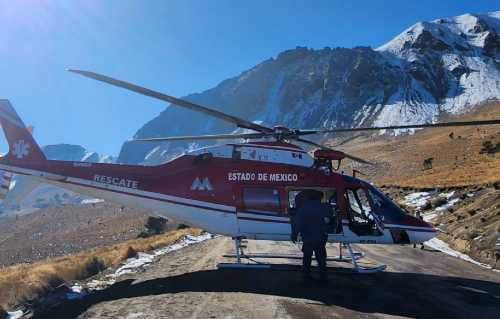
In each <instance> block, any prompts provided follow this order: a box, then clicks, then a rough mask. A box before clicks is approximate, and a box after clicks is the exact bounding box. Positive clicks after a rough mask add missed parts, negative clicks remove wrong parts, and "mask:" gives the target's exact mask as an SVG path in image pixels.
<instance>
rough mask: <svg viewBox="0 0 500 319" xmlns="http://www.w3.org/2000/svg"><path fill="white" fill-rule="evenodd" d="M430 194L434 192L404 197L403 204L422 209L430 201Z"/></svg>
mask: <svg viewBox="0 0 500 319" xmlns="http://www.w3.org/2000/svg"><path fill="white" fill-rule="evenodd" d="M432 194H434V192H417V193H411V194H409V195H406V196H405V199H404V203H405V205H408V206H411V207H415V208H422V207H424V206H425V205H426V204H427V202H428V201H429V200H430V198H431V196H432Z"/></svg>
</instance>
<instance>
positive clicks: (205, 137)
mask: <svg viewBox="0 0 500 319" xmlns="http://www.w3.org/2000/svg"><path fill="white" fill-rule="evenodd" d="M266 136H269V134H266V133H243V134H220V135H195V136H169V137H152V138H137V139H133V140H132V142H161V141H185V140H222V139H237V138H243V139H250V138H262V137H266Z"/></svg>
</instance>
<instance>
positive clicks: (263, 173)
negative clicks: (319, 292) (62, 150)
mask: <svg viewBox="0 0 500 319" xmlns="http://www.w3.org/2000/svg"><path fill="white" fill-rule="evenodd" d="M68 71H70V72H73V73H76V74H80V75H83V76H85V77H88V78H92V79H94V80H98V81H101V82H105V83H108V84H111V85H114V86H117V87H121V88H124V89H127V90H130V91H133V92H136V93H139V94H142V95H146V96H149V97H152V98H155V99H159V100H161V101H164V102H168V103H171V104H172V105H176V106H180V107H183V108H186V109H189V110H192V111H195V112H201V113H204V114H206V115H208V116H212V117H215V118H217V119H220V120H223V121H225V122H229V123H232V124H234V125H235V126H236V127H237V128H241V129H246V130H247V132H244V133H237V134H218V135H201V136H175V137H156V138H142V139H135V140H132V141H136V142H152V141H153V142H160V141H161V142H163V141H167V142H168V141H181V140H233V141H234V140H235V139H236V140H238V139H240V140H243V142H229V143H227V144H222V145H214V146H208V147H202V148H200V149H196V150H192V151H188V152H186V153H184V154H183V155H181V156H178V157H176V158H173V159H171V160H169V161H167V162H165V163H162V164H160V165H157V166H143V165H123V164H107V163H89V162H78V161H61V160H48V159H47V158H46V157H45V155H44V153H43V152H42V150H41V149H40V147H39V146H38V144H37V143H36V141H35V140H34V138H33V136H32V134H31V133H30V130H29V129H28V127H26V125H25V124H24V122H23V121H22V120H21V118H20V117H19V115H18V114H17V112H16V111H15V109H14V108H13V107H12V105H11V104H10V102H9V101H8V100H0V124H1V126H2V128H3V130H4V133H5V136H6V138H7V141H8V144H9V152H8V153H7V154H6V155H5V156H3V157H1V158H0V169H1V170H3V171H5V172H9V173H13V174H21V175H26V176H29V177H31V178H32V179H34V180H35V181H37V182H43V183H49V184H53V185H55V186H58V187H62V188H65V189H68V190H71V191H73V192H76V193H80V194H83V195H87V196H90V197H94V198H100V199H104V200H107V201H109V202H114V203H118V204H120V205H124V206H130V207H137V208H145V209H150V210H152V211H154V212H155V213H157V214H159V215H161V216H165V217H168V218H172V219H174V220H176V221H178V222H181V223H184V224H187V225H191V226H195V227H199V228H202V229H204V230H206V231H208V232H211V233H215V234H221V235H225V236H229V237H232V238H233V240H234V242H235V254H234V255H232V256H234V257H235V258H236V263H233V264H221V265H220V267H221V268H222V267H224V266H226V267H247V266H249V267H250V266H252V264H243V263H242V262H241V259H242V258H245V257H248V255H245V253H244V252H243V248H244V247H245V246H244V241H245V240H249V239H250V240H275V241H289V240H290V234H291V219H292V215H293V210H294V208H295V206H296V201H297V200H298V196H300V194H304V193H306V192H308V191H309V192H310V191H314V192H319V193H321V195H322V198H323V201H325V202H327V203H330V204H331V205H332V211H333V212H334V216H333V218H331V223H330V225H329V230H328V242H331V243H341V244H342V245H339V246H340V247H342V246H344V247H347V249H348V252H349V254H350V259H351V262H352V265H353V269H354V270H355V271H358V272H372V271H373V272H375V271H381V270H384V269H385V265H382V266H379V267H372V268H364V267H361V266H360V265H359V264H358V263H357V262H356V260H357V259H359V256H360V255H359V253H355V252H353V251H352V248H351V246H350V244H351V243H359V244H411V243H421V242H425V241H427V240H429V239H431V238H433V237H435V236H436V232H437V230H436V229H435V228H434V227H433V226H432V225H431V224H429V223H427V222H425V221H423V220H420V219H418V218H416V217H413V216H410V215H409V214H408V213H407V212H406V211H405V210H404V209H402V208H401V207H399V206H398V205H397V204H396V203H395V202H394V201H392V200H391V199H390V198H389V197H387V196H386V195H385V194H383V193H382V192H381V191H380V190H378V189H377V188H376V187H375V186H374V185H372V184H371V183H369V182H367V181H364V180H361V179H359V178H356V177H353V176H348V175H345V174H343V173H341V172H338V171H336V170H335V167H334V165H333V163H335V162H336V163H338V164H339V165H340V162H341V161H342V160H344V159H348V160H352V161H354V162H358V163H362V164H366V165H374V164H373V163H371V162H369V161H368V160H365V159H363V158H359V157H356V156H354V155H351V154H347V153H345V152H342V151H339V150H335V149H332V148H329V147H326V146H324V145H321V144H318V143H316V142H313V141H310V140H307V139H304V138H303V137H304V136H308V135H314V134H326V133H338V132H356V131H377V130H383V129H411V128H426V127H448V126H464V125H465V126H466V125H492V124H500V119H496V120H483V121H469V122H443V123H434V124H418V125H400V126H386V127H356V128H334V129H313V130H303V129H289V128H287V127H285V126H274V127H267V126H264V125H261V124H256V123H254V122H251V121H248V120H245V119H242V118H239V117H236V116H233V115H230V114H227V113H224V112H221V111H218V110H215V109H212V108H208V107H206V106H203V105H199V104H196V103H193V102H190V101H187V100H183V99H178V98H175V97H172V96H169V95H167V94H164V93H161V92H158V91H154V90H151V89H147V88H144V87H141V86H138V85H135V84H132V83H128V82H125V81H122V80H118V79H114V78H111V77H109V76H105V75H101V74H98V73H95V72H90V71H82V70H68ZM248 131H250V132H248ZM295 142H299V143H302V144H306V145H308V146H312V147H315V148H316V150H315V151H314V152H313V153H310V152H307V151H306V150H304V149H303V148H302V147H300V146H298V145H296V144H295ZM253 265H254V266H259V267H260V266H262V264H259V265H255V264H253Z"/></svg>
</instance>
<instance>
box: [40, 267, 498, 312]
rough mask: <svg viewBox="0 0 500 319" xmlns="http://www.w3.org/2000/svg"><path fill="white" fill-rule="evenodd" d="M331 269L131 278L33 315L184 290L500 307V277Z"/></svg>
mask: <svg viewBox="0 0 500 319" xmlns="http://www.w3.org/2000/svg"><path fill="white" fill-rule="evenodd" d="M330 270H334V272H330V273H329V277H328V282H327V283H324V282H322V281H320V280H319V277H318V278H315V277H314V278H313V279H312V280H310V279H309V280H307V279H305V278H304V277H303V276H302V274H301V273H300V272H295V271H274V270H264V269H252V270H242V269H226V270H203V271H197V272H192V273H185V274H182V275H178V276H172V277H165V278H157V279H152V280H148V281H143V282H138V283H134V280H132V279H130V280H124V281H121V282H118V283H116V284H114V285H113V286H110V287H109V288H107V289H105V290H102V291H96V292H94V293H92V294H90V295H88V296H87V297H86V298H85V299H83V300H77V301H67V302H65V303H64V304H62V305H59V306H57V307H55V308H52V309H45V310H43V312H42V311H41V310H38V311H36V310H35V313H34V317H35V318H73V317H76V316H78V315H80V314H82V313H84V312H85V311H86V310H87V309H89V308H90V307H92V306H93V305H96V304H99V303H102V302H106V301H112V300H119V299H124V298H134V297H140V296H151V295H161V294H173V293H183V292H228V293H229V292H240V293H253V294H263V295H273V296H283V297H289V298H300V299H308V300H312V301H316V302H319V303H322V304H324V305H325V306H340V307H343V308H347V309H350V310H352V311H357V312H361V313H365V314H369V313H379V314H387V315H396V316H405V317H413V318H415V317H416V318H423V317H425V318H427V317H434V318H447V317H453V318H470V317H474V318H476V319H477V318H495V317H496V316H497V315H498V313H500V284H499V283H495V282H489V281H481V280H473V279H466V278H458V277H443V276H436V275H427V274H416V273H395V272H382V273H377V274H354V273H351V272H346V271H345V269H344V270H341V269H330ZM123 307H126V301H125V302H124V305H123ZM152 307H154V305H152ZM285 307H286V305H285ZM294 312H295V311H294Z"/></svg>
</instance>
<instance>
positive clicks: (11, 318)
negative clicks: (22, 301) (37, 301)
mask: <svg viewBox="0 0 500 319" xmlns="http://www.w3.org/2000/svg"><path fill="white" fill-rule="evenodd" d="M23 314H24V313H23V311H22V310H16V311H7V318H6V319H18V318H22V316H23Z"/></svg>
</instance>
